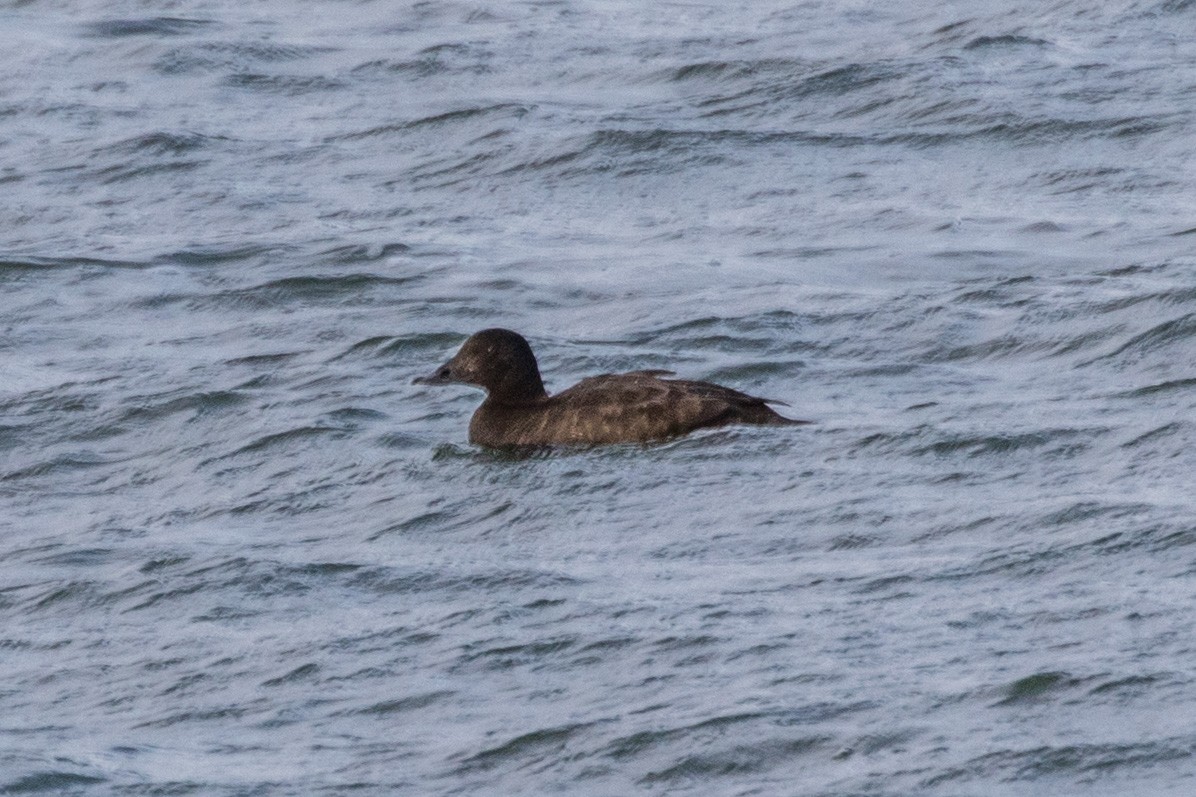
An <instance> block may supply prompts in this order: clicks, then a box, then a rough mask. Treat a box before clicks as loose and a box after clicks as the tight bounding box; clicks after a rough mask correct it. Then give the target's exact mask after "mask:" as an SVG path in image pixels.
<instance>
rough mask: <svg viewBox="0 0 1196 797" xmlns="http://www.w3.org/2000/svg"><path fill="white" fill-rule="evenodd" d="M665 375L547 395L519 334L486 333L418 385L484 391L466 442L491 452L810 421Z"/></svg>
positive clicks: (629, 376)
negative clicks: (462, 386) (473, 387)
mask: <svg viewBox="0 0 1196 797" xmlns="http://www.w3.org/2000/svg"><path fill="white" fill-rule="evenodd" d="M669 373H670V372H669V371H632V372H630V373H626V374H602V375H600V376H591V377H589V378H588V379H583V380H581V381H580V382H578V383H577V384H576V385H574V386H573V387H571V388H569V389H568V390H563V391H561V392H560V393H557V394H556V395H555V396H550V395H548V393H547V392H546V391H545V390H544V382H543V380H541V378H540V369H539V367H538V366H537V365H536V356H535V355H534V354H532V349H531V346H529V345H528V343H527V341H526V340H524V339H523V336H521V335H519V334H518V333H516V332H512V331H510V330H509V329H484V330H482V331H481V332H478V333H477V334H476V335H473V336H472V337H470V338H469V340H467V341H465V343H464V344H463V345H462V346H461V350H460V351H458V352H457V354H456V355H455V356H454V357H453V358H452V359H451V360H449V361H448V362H447V363H445V364H444V365H442V366H440V368H438V369H436V372H435V373H433V374H431V375H430V376H426V377H421V378H419V379H416V380H415V381H416V383H419V384H425V385H445V384H454V383H464V384H468V385H476V386H478V387H480V388H482V389H483V390H485V391H486V393H487V396H486V400H485V401H483V402H482V406H480V407H478V409H477V412H475V413H474V414H473V420H471V421H470V422H469V442H471V443H476V444H478V445H482V446H490V447H493V448H505V447H512V446H551V445H601V444H606V443H639V442H647V441H650V440H663V439H666V438H669V437H675V436H677V435H682V434H686V433H687V432H692V431H694V430H695V429H704V428H708V427H714V426H726V425H728V424H732V423H750V424H762V425H768V426H781V425H789V424H801V423H809V421H796V420H793V419H790V418H786V417H784V416H782V415H779V414H777V413H776V412H774V411H773V410H772V409H771V408H770V407H769V406H768V404H769V399H762V398H757V397H756V396H749V395H747V394H746V393H740V392H739V391H738V390H732V389H731V388H729V387H723V386H722V385H715V384H711V383H710V382H695V381H692V380H688V379H664V378H662V377H664V376H665V375H668V374H669ZM772 403H774V404H779V403H781V402H772Z"/></svg>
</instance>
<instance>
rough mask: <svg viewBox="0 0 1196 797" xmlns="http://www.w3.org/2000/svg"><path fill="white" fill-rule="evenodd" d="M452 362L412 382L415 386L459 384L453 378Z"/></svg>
mask: <svg viewBox="0 0 1196 797" xmlns="http://www.w3.org/2000/svg"><path fill="white" fill-rule="evenodd" d="M452 365H453V363H452V361H451V360H450V361H449V362H447V363H445V364H444V365H442V366H440V367H439V368H437V369H436V370H435V371H433V372H432V373H430V374H428V375H427V376H417V377H415V379H412V380H411V384H413V385H452V384H456V383H457V382H459V381H460V380H459V379H456V378H454V377H453V368H452Z"/></svg>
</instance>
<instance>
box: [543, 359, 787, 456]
mask: <svg viewBox="0 0 1196 797" xmlns="http://www.w3.org/2000/svg"><path fill="white" fill-rule="evenodd" d="M659 373H660V372H650V371H633V372H631V373H625V374H602V375H601V376H592V377H590V378H588V379H583V380H582V381H581V382H578V383H577V384H576V385H574V386H573V387H571V388H569V389H568V390H564V391H562V392H560V393H558V394H557V395H555V396H553V397H552V398H550V399H549V400H548V402H547V406H546V407H545V410H546V416H547V419H546V420H547V421H548V423H547V425H548V426H551V427H554V430H553V436H556V437H565V438H569V439H573V440H576V441H577V442H582V443H611V442H639V441H645V440H660V439H664V438H667V437H673V436H675V435H679V434H685V433H686V432H690V431H693V430H695V429H701V428H705V427H712V426H723V425H726V424H729V423H755V424H785V423H791V422H792V421H790V420H789V419H787V418H784V417H782V416H781V415H778V414H777V413H776V412H774V411H773V410H771V409H770V408H769V407H768V405H767V403H766V402H765V400H764V399H761V398H757V397H755V396H749V395H748V394H746V393H741V392H739V391H738V390H733V389H731V388H728V387H723V386H722V385H715V384H712V383H710V382H698V381H692V380H684V379H661V378H660V376H659V375H658V374H659ZM666 373H667V372H666ZM545 431H548V430H547V429H546V430H545Z"/></svg>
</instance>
